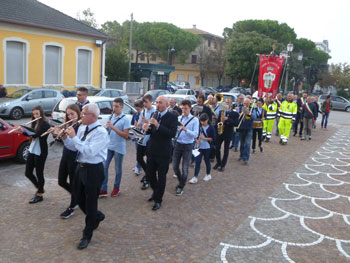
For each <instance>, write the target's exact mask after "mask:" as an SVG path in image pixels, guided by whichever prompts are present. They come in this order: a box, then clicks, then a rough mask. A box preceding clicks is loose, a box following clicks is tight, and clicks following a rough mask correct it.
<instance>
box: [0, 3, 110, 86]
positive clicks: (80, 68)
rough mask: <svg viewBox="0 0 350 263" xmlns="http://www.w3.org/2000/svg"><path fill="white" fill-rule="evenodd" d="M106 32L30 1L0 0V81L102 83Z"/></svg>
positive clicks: (20, 83)
mask: <svg viewBox="0 0 350 263" xmlns="http://www.w3.org/2000/svg"><path fill="white" fill-rule="evenodd" d="M107 39H108V36H107V35H105V34H104V33H102V32H100V31H98V30H96V29H94V28H92V27H89V26H87V25H85V24H84V23H82V22H80V21H78V20H76V19H74V18H72V17H69V16H67V15H65V14H63V13H61V12H59V11H57V10H55V9H53V8H51V7H49V6H46V5H44V4H42V3H40V2H38V1H36V0H1V1H0V61H1V62H0V84H3V85H4V86H5V87H6V88H7V89H8V91H11V90H13V89H17V88H21V87H45V88H76V87H80V86H85V87H102V86H104V84H105V79H106V78H105V76H104V61H105V55H104V53H105V52H104V46H105V42H106V40H107Z"/></svg>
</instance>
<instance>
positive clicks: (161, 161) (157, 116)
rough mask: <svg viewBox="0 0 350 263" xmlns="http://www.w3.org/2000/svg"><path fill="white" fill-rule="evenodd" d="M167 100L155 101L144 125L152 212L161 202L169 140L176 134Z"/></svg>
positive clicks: (160, 97) (168, 155) (164, 98)
mask: <svg viewBox="0 0 350 263" xmlns="http://www.w3.org/2000/svg"><path fill="white" fill-rule="evenodd" d="M167 108H168V100H167V98H166V97H165V96H159V97H158V98H157V99H156V109H157V111H156V112H155V113H154V115H153V116H152V118H151V119H150V120H149V121H148V122H147V123H146V124H145V125H144V129H145V130H147V134H150V135H151V136H150V139H149V141H148V145H147V179H148V181H149V182H150V184H151V187H152V190H153V194H152V196H151V197H150V198H149V199H148V201H150V202H152V201H154V205H153V207H152V210H154V211H155V210H158V209H159V208H160V207H161V204H162V201H163V195H164V191H165V185H166V174H167V173H168V169H169V162H170V156H171V152H172V143H171V139H172V138H174V137H175V135H176V132H177V122H178V121H177V117H176V115H175V114H173V113H170V112H169V111H168V110H167Z"/></svg>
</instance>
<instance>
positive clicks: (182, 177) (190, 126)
mask: <svg viewBox="0 0 350 263" xmlns="http://www.w3.org/2000/svg"><path fill="white" fill-rule="evenodd" d="M181 109H182V116H179V117H178V121H179V122H180V123H181V124H182V126H180V129H179V131H178V134H177V137H176V143H175V148H174V154H173V169H174V173H175V174H176V175H177V179H178V180H179V184H178V186H177V187H176V195H177V196H180V195H182V194H183V190H184V188H185V185H186V181H187V177H188V167H189V166H190V161H191V156H192V148H193V144H194V142H195V141H194V140H195V139H196V138H197V137H198V132H199V121H198V119H197V118H195V117H194V116H192V114H191V113H190V112H191V102H190V101H189V100H183V101H182V102H181ZM181 158H182V171H180V168H179V166H180V161H181Z"/></svg>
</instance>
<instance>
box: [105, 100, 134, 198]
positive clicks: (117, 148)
mask: <svg viewBox="0 0 350 263" xmlns="http://www.w3.org/2000/svg"><path fill="white" fill-rule="evenodd" d="M123 107H124V101H123V99H121V98H116V99H114V101H113V115H112V118H111V119H110V120H109V121H108V122H107V131H108V134H109V144H108V152H107V159H106V162H105V164H104V176H105V177H104V181H103V184H102V187H101V190H100V196H107V194H108V192H107V188H108V168H109V165H110V163H111V161H112V159H113V157H114V169H115V179H114V187H113V191H112V193H111V196H112V197H114V196H117V195H118V194H119V192H120V183H121V180H122V174H123V157H124V155H125V153H126V139H128V137H129V129H130V121H129V119H128V118H127V117H126V115H125V114H124V113H123Z"/></svg>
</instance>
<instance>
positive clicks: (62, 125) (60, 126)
mask: <svg viewBox="0 0 350 263" xmlns="http://www.w3.org/2000/svg"><path fill="white" fill-rule="evenodd" d="M76 120H77V118H74V119H71V120H69V121H67V122H65V123H62V124H60V125H58V128H62V127H64V126H65V125H67V124H68V123H71V122H72V121H76ZM54 131H55V129H54V128H50V129H48V130H47V131H46V132H44V133H43V134H42V135H41V137H44V136H45V135H46V134H49V133H52V132H54Z"/></svg>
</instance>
